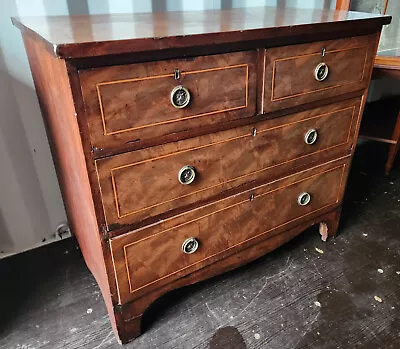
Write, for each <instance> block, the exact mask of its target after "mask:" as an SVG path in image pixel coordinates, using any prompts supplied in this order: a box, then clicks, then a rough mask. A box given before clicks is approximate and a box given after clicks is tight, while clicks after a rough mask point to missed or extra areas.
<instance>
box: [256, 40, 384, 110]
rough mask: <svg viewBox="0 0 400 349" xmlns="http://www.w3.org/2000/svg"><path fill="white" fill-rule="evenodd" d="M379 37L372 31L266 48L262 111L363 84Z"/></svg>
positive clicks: (361, 87)
mask: <svg viewBox="0 0 400 349" xmlns="http://www.w3.org/2000/svg"><path fill="white" fill-rule="evenodd" d="M378 39H379V37H378V36H377V34H373V35H367V36H358V37H352V38H345V39H339V40H328V41H319V42H314V43H310V44H301V45H292V46H282V47H276V48H270V49H266V51H265V74H264V86H263V96H264V97H263V103H262V106H261V109H262V111H263V112H264V113H266V112H270V111H274V110H278V109H281V108H288V107H293V106H296V105H299V104H303V103H308V102H313V101H317V100H319V99H322V98H330V97H333V96H336V95H341V94H345V93H349V92H353V91H358V90H362V89H364V88H366V87H367V86H368V83H369V79H370V74H371V71H372V66H373V61H374V56H375V50H376V44H377V40H378ZM317 71H318V72H319V74H320V76H319V77H316V76H315V73H316V72H317ZM324 72H325V74H324ZM325 75H326V77H325ZM360 93H361V92H360Z"/></svg>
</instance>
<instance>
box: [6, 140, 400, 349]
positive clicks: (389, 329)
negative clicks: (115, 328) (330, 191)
mask: <svg viewBox="0 0 400 349" xmlns="http://www.w3.org/2000/svg"><path fill="white" fill-rule="evenodd" d="M386 149H387V148H386V146H385V145H382V144H377V143H371V142H366V143H363V144H361V145H359V146H358V147H357V151H356V158H355V160H354V165H353V168H352V173H351V179H350V183H349V187H348V191H347V197H346V204H345V206H344V209H343V218H342V221H341V228H340V235H339V236H338V237H337V238H336V239H334V240H329V241H328V242H327V243H323V242H322V241H321V239H320V238H319V235H318V233H317V230H316V229H310V230H308V231H306V232H305V233H304V234H302V235H301V236H300V237H299V238H297V239H295V240H293V241H292V242H290V243H289V244H287V245H286V246H284V247H282V248H280V249H278V250H276V251H275V252H273V253H271V254H269V255H267V256H265V257H264V258H261V259H259V260H257V261H255V262H253V263H251V264H249V265H247V266H245V267H242V268H240V269H238V270H235V271H234V272H231V273H228V274H225V275H222V276H219V277H216V278H214V279H211V280H208V281H206V282H202V283H200V284H197V285H194V286H190V287H187V288H184V289H181V290H177V291H175V292H172V293H170V294H168V295H166V296H165V297H164V298H162V299H161V300H160V301H158V302H156V303H155V304H154V305H153V306H152V307H151V309H150V310H149V311H148V312H147V314H146V318H145V324H144V325H145V333H144V334H143V335H142V336H141V337H140V338H138V339H137V340H136V341H134V342H133V343H130V344H128V345H126V346H125V347H126V348H135V349H142V348H146V349H151V348H161V349H168V348H174V349H176V348H209V349H216V348H223V349H233V348H235V349H242V348H243V349H244V348H268V349H278V348H279V349H300V348H302V349H303V348H304V349H305V348H318V349H326V348H346V349H347V348H351V349H354V348H363V349H369V348H371V349H380V348H384V349H389V348H400V287H399V286H400V166H399V165H400V164H398V165H397V169H396V168H395V170H394V171H393V173H392V174H391V176H389V177H385V176H384V175H383V171H384V162H385V160H386V158H385V157H386ZM316 249H319V250H320V251H319V252H318V251H317V250H316ZM0 277H1V283H0V296H1V303H0V305H1V311H0V314H1V315H0V318H1V320H0V348H7V349H10V348H20V349H22V348H26V349H28V348H29V349H33V348H51V349H55V348H91V349H94V348H96V349H99V348H120V346H119V344H117V342H116V340H115V339H114V336H113V333H112V331H111V327H110V323H109V321H108V317H107V313H106V308H105V306H104V303H103V300H102V298H101V295H100V293H99V288H98V287H97V286H96V283H95V281H94V279H93V277H92V276H91V275H90V274H89V272H88V270H87V268H86V267H85V264H84V261H83V259H82V256H81V254H80V252H79V250H78V249H77V247H76V244H75V242H74V241H73V240H72V239H69V240H65V241H63V242H60V243H56V244H52V245H49V246H45V247H43V248H40V249H37V250H34V251H31V252H28V253H24V254H20V255H18V256H15V257H11V258H8V259H5V260H2V261H0ZM378 297H379V298H378Z"/></svg>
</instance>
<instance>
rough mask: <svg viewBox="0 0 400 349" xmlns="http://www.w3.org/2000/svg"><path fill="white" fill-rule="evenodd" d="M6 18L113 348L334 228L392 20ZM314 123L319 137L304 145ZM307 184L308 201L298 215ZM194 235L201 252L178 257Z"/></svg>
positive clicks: (343, 15)
mask: <svg viewBox="0 0 400 349" xmlns="http://www.w3.org/2000/svg"><path fill="white" fill-rule="evenodd" d="M248 18H252V21H251V24H249V23H250V22H249V21H248ZM13 22H14V24H15V25H17V26H18V27H19V28H20V29H21V31H22V33H23V36H24V41H25V45H26V48H27V52H28V56H29V60H30V64H31V68H32V72H33V76H34V80H35V85H36V89H37V92H38V96H39V101H40V104H41V107H42V111H43V116H44V119H45V122H46V125H47V129H48V134H49V139H50V142H51V145H52V149H53V154H54V159H55V162H56V168H57V172H58V175H59V180H60V186H61V187H62V192H63V197H64V201H65V205H66V208H67V211H68V216H69V219H70V222H71V226H72V228H73V229H74V231H75V233H76V235H77V238H78V241H79V244H80V246H81V248H82V252H83V255H84V257H85V260H86V262H87V264H88V266H89V268H90V269H91V271H92V272H93V274H94V275H95V277H96V279H97V281H98V283H99V285H100V287H101V289H102V292H103V296H104V299H105V301H106V305H107V308H108V312H109V315H110V319H111V323H112V325H113V328H114V331H115V333H116V335H117V338H118V339H119V340H120V341H121V342H123V343H126V342H128V341H129V340H131V339H133V338H135V337H137V336H138V335H139V334H140V333H141V317H142V314H143V312H144V310H145V309H146V308H147V307H148V306H149V305H150V304H151V302H153V301H154V300H155V299H156V298H158V297H159V296H161V295H162V294H164V293H165V292H167V291H170V290H173V289H175V288H177V287H181V286H185V285H188V284H191V283H194V282H198V281H200V280H204V279H206V278H209V277H211V276H214V275H217V274H219V273H222V272H224V271H227V270H231V269H233V268H236V267H238V266H239V265H242V264H244V263H247V262H249V261H251V260H254V259H255V258H258V257H260V256H262V255H263V254H265V253H267V252H269V251H272V250H273V249H275V248H277V247H279V246H280V245H282V244H283V243H285V242H287V241H289V240H290V239H292V238H293V237H295V236H296V235H298V234H300V232H301V231H303V230H304V229H305V228H306V227H308V226H310V225H312V224H315V223H320V222H325V223H326V224H327V226H328V232H329V233H330V234H331V235H334V234H335V232H336V230H337V226H338V220H339V217H340V208H341V202H342V198H343V195H344V190H345V185H346V180H347V176H348V171H349V165H350V162H351V158H352V155H353V153H354V144H355V140H356V137H357V135H358V129H359V125H360V119H361V112H362V110H363V107H364V104H365V100H366V95H367V86H368V83H369V80H370V77H371V72H372V65H373V57H374V55H375V53H376V48H377V44H378V40H377V39H378V37H379V30H380V27H381V25H382V24H385V23H389V22H390V17H388V16H386V17H382V16H375V15H369V14H356V13H347V12H343V11H338V12H337V11H325V10H324V11H314V10H313V11H310V10H297V9H282V8H278V9H273V10H272V9H271V8H263V9H262V10H261V9H245V10H243V9H234V10H227V11H211V12H207V11H204V12H198V13H192V14H189V13H185V14H182V13H171V14H137V15H115V16H114V15H110V16H90V17H87V16H82V17H51V18H50V17H46V18H39V19H38V18H36V19H35V18H25V19H23V20H19V19H14V20H13ZM305 23H306V24H305ZM132 26H137V28H136V27H135V31H132ZM94 27H95V28H96V30H92V29H93V28H94ZM128 27H129V28H130V29H129V30H127V28H128ZM110 28H113V30H110ZM136 29H137V30H136ZM71 30H72V31H71ZM154 30H155V31H154ZM350 30H351V31H350ZM71 32H72V33H74V35H72V36H71V35H70V33H71ZM132 33H135V34H132ZM150 33H151V35H150ZM154 33H156V34H157V35H154ZM349 33H351V35H354V37H352V38H348V35H349ZM360 35H364V36H360ZM330 39H332V40H330ZM326 40H330V41H326ZM288 45H290V46H288ZM321 45H323V46H322V47H325V48H326V54H325V56H324V59H325V60H326V62H327V63H328V64H329V68H330V69H331V73H330V75H329V77H328V79H327V80H326V82H324V83H322V85H321V84H320V83H318V84H316V83H315V81H314V80H312V79H313V71H312V69H311V68H312V67H314V64H315V63H316V62H320V61H321V60H320V57H319V55H320V52H321V50H322V47H321ZM315 57H319V59H318V60H315ZM273 62H275V63H273ZM362 62H363V64H361V63H362ZM274 64H275V67H274V69H272V65H274ZM176 68H178V69H179V70H180V71H181V76H180V78H178V79H177V80H174V79H173V77H172V76H171V74H172V73H173V71H174V69H176ZM310 70H311V71H310ZM272 74H274V77H272ZM310 76H311V78H312V79H311V80H310ZM178 83H179V84H182V85H184V86H185V87H188V88H189V90H190V92H191V93H192V96H193V100H192V101H191V103H190V104H189V106H188V107H187V109H183V110H181V111H177V110H175V109H171V106H170V104H169V103H168V102H169V101H168V98H169V93H170V89H171V88H172V87H174V86H176V84H178ZM272 83H273V85H272ZM325 83H326V85H325V88H322V89H321V88H320V86H324V85H323V84H325ZM338 84H339V85H338ZM148 92H150V93H148ZM361 96H362V97H361ZM360 97H361V100H360ZM235 108H236V109H235ZM310 128H317V130H318V132H319V133H320V138H319V140H318V142H317V143H316V144H315V146H311V147H310V146H308V145H305V144H304V141H303V138H304V133H305V131H306V130H308V129H310ZM253 129H257V132H253ZM128 151H130V152H129V153H127V152H128ZM123 152H126V153H125V154H122V153H123ZM195 161H197V162H195ZM186 164H189V165H190V164H194V165H195V167H196V169H197V170H198V174H199V175H198V177H197V180H196V181H195V183H194V185H193V186H188V187H186V188H182V187H180V186H179V185H178V186H176V184H177V183H176V182H177V178H176V177H177V172H176V171H177V170H179V168H180V167H181V166H183V165H186ZM178 165H179V166H178ZM132 168H134V169H135V170H134V171H133V170H132ZM111 174H112V175H111ZM207 174H208V176H207ZM98 181H99V182H98ZM99 183H100V186H99ZM113 185H114V187H113ZM185 190H186V191H185ZM302 191H310V192H311V195H312V200H311V203H310V204H309V205H307V206H304V207H303V206H301V207H300V206H298V204H297V203H296V200H297V197H298V195H299V194H300V193H301V192H302ZM111 194H112V195H111ZM115 198H117V200H118V203H117V206H115V204H116V201H114V202H113V200H115ZM139 201H140V202H139ZM113 205H114V206H113ZM103 208H104V209H103ZM116 208H118V210H119V215H120V217H121V218H119V217H118V211H117V210H116ZM132 211H134V212H139V211H140V212H141V213H140V214H139V213H135V215H132V217H131V212H132ZM115 212H117V214H116V213H115ZM121 213H122V214H121ZM124 215H125V217H122V216H124ZM110 217H111V218H110ZM116 217H117V218H118V219H116ZM106 218H107V221H106ZM124 219H125V220H124ZM110 222H111V224H109V225H108V230H107V229H106V228H107V227H106V224H107V223H110ZM189 236H195V237H197V238H198V239H199V240H200V249H199V251H198V252H197V253H195V254H193V255H182V253H181V252H180V246H181V243H182V240H183V239H184V238H187V237H189ZM129 283H130V285H129Z"/></svg>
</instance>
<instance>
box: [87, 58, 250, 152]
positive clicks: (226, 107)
mask: <svg viewBox="0 0 400 349" xmlns="http://www.w3.org/2000/svg"><path fill="white" fill-rule="evenodd" d="M256 63H257V55H256V51H245V52H235V53H227V54H220V55H211V56H202V57H196V58H188V59H176V60H170V61H159V62H149V63H141V64H127V65H121V66H113V67H101V68H95V69H89V70H81V71H80V72H79V76H80V80H81V85H82V93H83V97H84V101H85V108H86V114H87V120H88V126H89V132H90V140H91V142H92V145H93V146H94V147H96V148H112V147H114V146H118V145H122V144H125V143H129V142H132V141H137V140H142V139H148V138H154V137H159V136H163V135H167V134H170V133H175V132H179V131H182V130H188V129H192V128H197V127H200V126H204V125H211V124H215V123H220V122H224V121H229V120H234V119H238V118H243V117H250V116H253V115H254V114H255V112H256V66H257V64H256Z"/></svg>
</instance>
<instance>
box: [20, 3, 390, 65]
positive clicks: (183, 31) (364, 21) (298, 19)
mask: <svg viewBox="0 0 400 349" xmlns="http://www.w3.org/2000/svg"><path fill="white" fill-rule="evenodd" d="M249 18H251V21H249ZM390 20H391V17H390V16H378V15H374V14H367V13H356V12H345V11H334V10H328V9H322V10H319V9H300V8H283V7H259V8H236V9H227V10H220V11H214V10H205V11H194V12H168V13H136V14H113V15H110V14H108V15H90V16H48V17H23V18H13V23H14V25H16V26H18V27H19V28H20V29H21V30H23V31H29V32H31V33H34V34H35V35H37V36H38V38H40V40H43V41H44V43H45V45H46V46H47V47H48V49H49V50H50V51H51V52H53V53H54V54H55V55H57V56H58V57H60V58H76V57H95V56H102V55H112V54H122V53H131V52H146V51H160V50H165V49H170V48H171V47H173V48H186V47H193V46H208V45H222V44H225V43H242V42H244V41H249V40H274V41H275V40H278V42H279V41H280V40H281V39H282V38H284V37H290V36H296V37H297V40H298V39H299V38H301V37H302V38H303V39H304V38H306V37H309V36H311V35H313V34H315V33H316V32H319V33H324V32H335V31H336V32H338V31H341V32H342V33H343V35H345V34H344V33H351V32H352V31H353V30H355V29H356V28H363V29H364V30H368V28H369V30H370V31H371V32H372V31H376V30H378V29H380V27H381V26H382V25H385V24H389V23H390ZM71 33H74V35H71ZM278 45H279V44H278Z"/></svg>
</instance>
